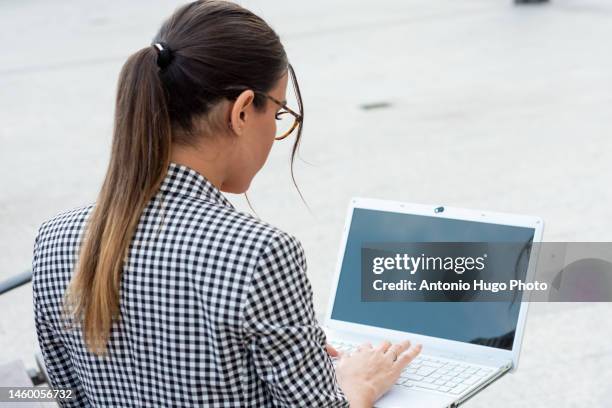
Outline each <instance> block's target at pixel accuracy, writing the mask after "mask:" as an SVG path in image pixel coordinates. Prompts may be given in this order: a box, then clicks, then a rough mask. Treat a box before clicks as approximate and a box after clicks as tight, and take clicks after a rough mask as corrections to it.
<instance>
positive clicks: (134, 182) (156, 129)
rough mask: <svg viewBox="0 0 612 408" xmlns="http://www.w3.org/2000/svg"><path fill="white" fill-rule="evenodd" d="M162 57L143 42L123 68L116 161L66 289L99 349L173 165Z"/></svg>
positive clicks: (72, 313) (93, 347)
mask: <svg viewBox="0 0 612 408" xmlns="http://www.w3.org/2000/svg"><path fill="white" fill-rule="evenodd" d="M156 59H157V52H156V51H155V49H154V48H153V47H147V48H143V49H141V50H140V51H138V52H136V53H135V54H133V55H131V56H130V57H129V58H128V60H127V62H126V63H125V65H124V66H123V68H122V70H121V74H120V76H119V83H118V90H117V100H116V106H115V122H114V130H113V142H112V149H111V157H110V162H109V166H108V169H107V171H106V176H105V178H104V183H103V185H102V188H101V190H100V193H99V195H98V198H97V200H96V204H95V207H94V209H93V211H92V214H91V217H90V218H89V220H88V223H87V226H86V228H85V233H84V239H83V244H82V246H81V249H80V253H79V260H78V262H77V266H76V272H75V274H74V275H73V277H72V280H71V282H70V284H69V287H68V290H67V292H66V299H65V306H66V308H65V309H66V311H67V312H68V314H69V317H70V318H71V319H72V321H79V322H80V323H81V324H82V332H83V337H84V340H85V344H86V345H87V348H88V349H89V350H90V351H91V352H93V353H95V354H98V355H104V354H105V353H106V349H107V344H108V341H109V339H110V335H111V329H112V326H113V324H114V323H115V322H116V321H117V320H118V318H119V288H120V285H121V274H122V269H123V264H124V260H125V259H126V256H127V251H128V248H129V245H130V242H131V240H132V238H133V236H134V232H135V230H136V226H137V225H138V220H139V219H140V215H141V213H142V211H143V209H144V207H145V206H146V205H147V203H148V202H149V200H150V199H151V197H152V196H153V195H155V193H156V192H157V190H158V189H159V187H160V185H161V183H162V181H163V179H164V177H165V175H166V170H167V168H168V165H169V163H170V143H171V124H170V118H169V114H168V106H167V98H166V92H165V90H164V87H163V85H162V82H161V80H160V77H159V72H158V70H159V68H158V66H157V64H156Z"/></svg>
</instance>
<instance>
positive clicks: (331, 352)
mask: <svg viewBox="0 0 612 408" xmlns="http://www.w3.org/2000/svg"><path fill="white" fill-rule="evenodd" d="M325 351H327V354H329V356H330V357H340V352H339V351H338V350H336V349H335V348H334V346H332V345H331V344H329V343H325Z"/></svg>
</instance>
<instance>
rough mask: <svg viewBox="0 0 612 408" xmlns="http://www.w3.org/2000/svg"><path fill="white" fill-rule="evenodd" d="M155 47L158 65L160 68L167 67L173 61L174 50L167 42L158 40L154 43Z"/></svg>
mask: <svg viewBox="0 0 612 408" xmlns="http://www.w3.org/2000/svg"><path fill="white" fill-rule="evenodd" d="M153 47H155V49H156V50H157V66H158V67H159V68H160V69H164V68H166V67H167V66H168V65H170V63H171V62H172V59H173V58H174V55H173V54H172V50H171V49H170V48H169V47H168V44H166V43H165V42H158V43H155V44H153Z"/></svg>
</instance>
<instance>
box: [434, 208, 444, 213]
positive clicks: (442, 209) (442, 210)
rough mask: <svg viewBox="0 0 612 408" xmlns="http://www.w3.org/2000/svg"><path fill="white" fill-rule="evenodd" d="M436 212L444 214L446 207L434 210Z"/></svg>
mask: <svg viewBox="0 0 612 408" xmlns="http://www.w3.org/2000/svg"><path fill="white" fill-rule="evenodd" d="M434 212H435V213H436V214H440V213H442V212H444V207H436V208H434Z"/></svg>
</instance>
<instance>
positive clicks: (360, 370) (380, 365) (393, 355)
mask: <svg viewBox="0 0 612 408" xmlns="http://www.w3.org/2000/svg"><path fill="white" fill-rule="evenodd" d="M421 349H422V345H420V344H417V345H416V346H414V347H412V348H410V342H409V341H403V342H401V343H397V344H393V345H392V344H391V343H390V342H388V341H383V342H382V343H381V344H380V345H379V346H378V347H372V345H371V344H370V343H366V344H362V345H361V346H359V348H358V349H357V351H355V352H353V353H352V354H342V355H341V356H340V358H339V360H338V362H337V364H336V377H337V378H338V383H339V384H340V388H342V391H343V392H344V394H345V395H346V396H347V398H348V400H349V403H350V405H351V408H357V407H359V408H362V407H371V406H372V405H373V404H374V402H375V401H376V400H377V399H378V398H380V397H381V396H382V395H383V394H384V393H385V392H387V391H388V390H389V388H391V386H393V384H395V382H396V381H397V379H398V378H399V376H400V374H401V372H402V370H403V369H404V368H405V367H406V366H407V365H408V364H410V362H411V361H412V360H414V358H415V357H416V356H417V355H418V354H419V353H420V352H421Z"/></svg>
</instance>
